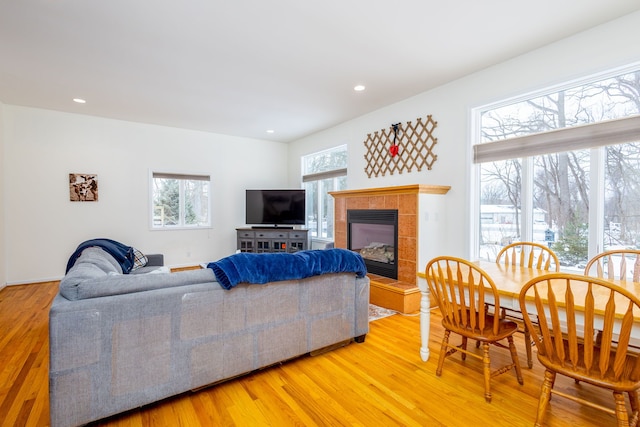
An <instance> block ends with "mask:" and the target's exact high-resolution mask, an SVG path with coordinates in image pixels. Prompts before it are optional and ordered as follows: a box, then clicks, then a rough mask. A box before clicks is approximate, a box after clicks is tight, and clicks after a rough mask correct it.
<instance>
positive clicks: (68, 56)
mask: <svg viewBox="0 0 640 427" xmlns="http://www.w3.org/2000/svg"><path fill="white" fill-rule="evenodd" d="M636 10H640V1H639V0H606V1H603V0H560V1H559V0H536V1H526V2H524V1H514V0H483V1H480V0H455V1H454V0H449V1H446V0H393V1H392V0H323V1H304V0H268V1H267V0H226V1H223V0H153V1H152V0H102V1H97V0H0V102H3V103H5V104H11V105H21V106H29V107H38V108H45V109H52V110H59V111H67V112H74V113H81V114H89V115H96V116H102V117H109V118H115V119H122V120H130V121H137V122H143V123H154V124H161V125H166V126H174V127H180V128H188V129H195V130H203V131H209V132H215V133H221V134H229V135H236V136H243V137H251V138H260V139H267V140H276V141H285V142H286V141H291V140H295V139H297V138H300V137H302V136H305V135H309V134H312V133H314V132H318V131H320V130H323V129H326V128H328V127H331V126H333V125H336V124H339V123H342V122H344V121H347V120H350V119H352V118H354V117H358V116H360V115H363V114H366V113H368V112H371V111H374V110H376V109H378V108H380V107H382V106H385V105H389V104H392V103H394V102H397V101H400V100H402V99H405V98H408V97H410V96H413V95H415V94H418V93H421V92H424V91H426V90H428V89H430V88H433V87H435V86H438V85H441V84H443V83H446V82H448V81H451V80H454V79H457V78H459V77H462V76H464V75H466V74H470V73H473V72H475V71H477V70H480V69H483V68H486V67H488V66H491V65H493V64H496V63H499V62H502V61H505V60H507V59H509V58H512V57H514V56H517V55H520V54H522V53H525V52H527V51H530V50H533V49H536V48H539V47H541V46H544V45H546V44H549V43H551V42H553V41H556V40H559V39H562V38H565V37H567V36H570V35H572V34H575V33H577V32H580V31H583V30H585V29H588V28H590V27H593V26H596V25H599V24H601V23H604V22H607V21H610V20H612V19H615V18H617V17H620V16H622V15H625V14H628V13H630V12H633V11H636ZM356 84H364V85H366V87H367V89H366V90H365V91H364V92H359V93H357V92H354V90H353V87H354V86H355V85H356ZM75 97H80V98H84V99H86V100H87V103H86V104H84V105H80V104H76V103H74V102H72V98H75ZM267 129H273V130H275V133H273V134H267V133H266V130H267Z"/></svg>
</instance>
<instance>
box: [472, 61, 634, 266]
mask: <svg viewBox="0 0 640 427" xmlns="http://www.w3.org/2000/svg"><path fill="white" fill-rule="evenodd" d="M476 113H477V115H476V117H477V118H478V120H477V123H478V124H479V126H478V131H477V135H478V136H477V138H478V140H477V141H476V143H475V144H474V156H475V162H476V163H477V165H478V168H477V170H478V175H477V177H478V182H479V185H478V187H477V188H478V191H477V193H476V203H477V204H476V206H478V209H477V211H478V218H477V219H476V228H475V229H476V230H478V245H477V248H476V250H477V255H478V256H479V257H481V258H484V259H495V255H496V253H497V251H498V250H499V249H500V248H501V247H502V246H504V245H505V244H507V243H510V242H512V241H520V240H522V241H525V240H526V241H535V242H539V243H543V244H546V245H548V246H549V247H551V248H552V249H553V250H554V252H556V254H557V255H558V257H559V258H560V262H561V264H562V266H563V269H564V270H567V271H571V270H582V269H584V264H585V263H586V261H587V260H588V259H589V258H590V257H592V256H593V255H595V254H596V253H598V252H602V251H604V250H608V249H614V248H620V247H625V248H640V115H639V114H640V67H638V66H636V67H635V68H629V69H628V70H624V71H622V72H617V73H612V74H611V75H608V76H600V77H597V78H592V79H590V80H588V81H586V80H585V81H584V82H580V83H574V84H572V85H567V86H565V87H561V88H556V89H554V90H550V91H547V92H545V93H542V94H538V95H533V96H528V97H525V98H522V99H519V100H517V101H514V102H509V103H503V104H501V105H493V106H488V107H484V108H480V109H478V110H477V111H476Z"/></svg>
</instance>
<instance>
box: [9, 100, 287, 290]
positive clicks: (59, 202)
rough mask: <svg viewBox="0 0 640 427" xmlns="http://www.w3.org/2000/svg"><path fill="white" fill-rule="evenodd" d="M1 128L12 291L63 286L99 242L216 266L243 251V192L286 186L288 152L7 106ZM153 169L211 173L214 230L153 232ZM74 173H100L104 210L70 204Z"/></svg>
mask: <svg viewBox="0 0 640 427" xmlns="http://www.w3.org/2000/svg"><path fill="white" fill-rule="evenodd" d="M2 122H4V126H5V152H4V155H5V165H4V166H5V167H4V168H3V172H4V179H5V182H6V186H5V194H4V196H3V198H2V200H3V206H4V207H6V217H5V220H4V221H3V222H2V223H4V224H5V229H6V235H5V237H4V239H2V240H3V243H4V245H5V247H6V248H10V249H11V250H7V251H6V253H5V255H4V258H0V259H6V263H3V264H6V266H7V267H6V268H7V271H6V273H5V276H6V277H7V282H8V283H10V284H13V283H30V282H37V281H44V280H51V279H58V278H60V277H62V275H63V274H64V269H65V266H66V263H67V260H68V258H69V256H70V255H71V253H72V252H73V251H74V249H75V248H76V246H77V245H78V244H79V243H81V242H83V241H85V240H87V239H91V238H99V237H106V238H111V239H114V240H117V241H120V242H123V243H125V244H128V245H131V246H134V247H137V248H139V249H140V250H141V251H142V252H147V253H156V252H160V253H164V254H165V263H166V264H167V265H170V266H183V265H194V264H198V263H201V262H209V261H215V260H217V259H219V258H221V257H223V256H227V255H229V254H231V253H233V252H234V251H235V249H236V234H235V228H236V227H238V226H243V225H244V190H245V189H246V188H269V187H283V186H285V185H286V183H287V159H288V157H287V145H286V144H282V143H274V142H269V141H262V140H253V139H247V138H237V137H230V136H225V135H218V134H211V133H206V132H197V131H189V130H183V129H176V128H170V127H162V126H154V125H145V124H139V123H131V122H125V121H118V120H110V119H103V118H97V117H91V116H83V115H76V114H68V113H61V112H55V111H48V110H40V109H33V108H26V107H17V106H9V105H5V108H4V118H3V120H0V123H2ZM0 146H1V144H0ZM249 153H250V154H249ZM150 169H151V170H155V171H164V172H193V173H204V174H210V175H211V177H212V197H213V202H214V205H213V211H212V218H213V228H211V229H207V230H173V231H151V230H150V229H149V219H148V218H149V214H148V211H149V207H148V205H149V170H150ZM69 173H91V174H97V175H98V185H99V201H98V202H70V201H69V188H68V176H69ZM1 247H2V246H0V250H1Z"/></svg>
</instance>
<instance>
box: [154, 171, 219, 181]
mask: <svg viewBox="0 0 640 427" xmlns="http://www.w3.org/2000/svg"><path fill="white" fill-rule="evenodd" d="M153 178H154V179H155V178H164V179H183V180H190V181H211V178H210V177H209V175H190V174H183V173H166V172H153Z"/></svg>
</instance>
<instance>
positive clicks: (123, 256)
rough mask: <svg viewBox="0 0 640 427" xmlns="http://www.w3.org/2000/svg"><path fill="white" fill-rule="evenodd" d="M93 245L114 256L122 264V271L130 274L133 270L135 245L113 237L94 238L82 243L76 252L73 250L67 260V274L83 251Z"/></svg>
mask: <svg viewBox="0 0 640 427" xmlns="http://www.w3.org/2000/svg"><path fill="white" fill-rule="evenodd" d="M92 246H98V247H100V248H102V249H104V251H105V252H107V253H108V254H109V255H111V256H112V257H114V258H115V259H116V261H117V262H118V264H120V267H121V268H122V272H123V273H124V274H129V273H130V272H131V269H132V268H133V262H134V255H133V247H131V246H127V245H124V244H122V243H120V242H116V241H115V240H111V239H92V240H87V241H86V242H82V243H80V245H79V246H78V247H77V248H76V250H75V252H73V254H72V255H71V257H70V258H69V261H68V262H67V271H66V272H65V274H66V273H68V272H69V270H71V267H73V264H75V263H76V260H77V259H78V257H79V256H80V254H81V253H82V251H84V250H85V249H87V248H90V247H92Z"/></svg>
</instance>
